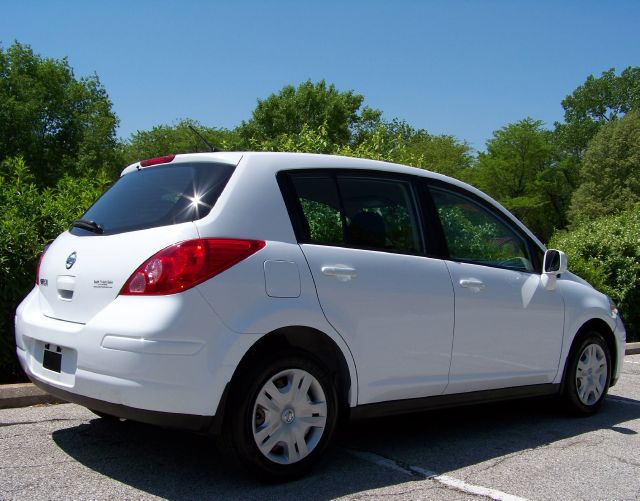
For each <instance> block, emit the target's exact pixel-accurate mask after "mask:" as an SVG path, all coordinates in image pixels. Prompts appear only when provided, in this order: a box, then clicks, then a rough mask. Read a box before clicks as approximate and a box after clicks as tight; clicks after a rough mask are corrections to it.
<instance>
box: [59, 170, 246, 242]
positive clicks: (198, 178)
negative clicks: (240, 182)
mask: <svg viewBox="0 0 640 501" xmlns="http://www.w3.org/2000/svg"><path fill="white" fill-rule="evenodd" d="M233 170H234V166H232V165H227V164H219V163H188V164H186V163H180V164H174V165H161V166H157V167H150V168H147V169H140V170H138V171H136V172H131V173H129V174H126V175H124V176H122V177H121V178H120V179H118V180H117V181H116V182H115V183H114V185H113V186H111V188H109V189H108V190H107V191H106V192H105V193H104V194H103V195H102V196H101V197H100V198H99V199H98V201H97V202H96V203H95V204H93V206H91V207H90V208H89V210H88V211H87V212H86V213H85V214H84V215H83V216H82V219H86V220H90V221H95V222H96V223H97V224H98V225H99V226H100V227H101V228H102V230H103V232H102V234H103V235H112V234H115V233H123V232H127V231H135V230H142V229H148V228H155V227H158V226H168V225H172V224H179V223H185V222H189V221H195V220H196V219H201V218H203V217H205V216H206V215H207V214H209V212H210V211H211V209H212V208H213V206H214V205H215V203H216V201H217V200H218V197H219V196H220V193H222V190H223V189H224V187H225V186H226V184H227V181H228V180H229V178H230V177H231V174H232V173H233ZM70 231H71V233H73V234H74V235H96V233H90V232H89V231H87V230H84V229H82V228H77V227H73V228H72V229H71V230H70Z"/></svg>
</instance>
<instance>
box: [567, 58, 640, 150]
mask: <svg viewBox="0 0 640 501" xmlns="http://www.w3.org/2000/svg"><path fill="white" fill-rule="evenodd" d="M562 107H563V108H564V120H565V123H564V124H561V123H556V134H557V135H558V140H559V142H560V144H562V145H563V146H564V148H565V150H566V152H567V153H569V154H570V155H572V156H573V157H575V158H576V159H577V160H580V159H581V158H582V156H583V154H584V152H585V151H586V149H587V145H588V144H589V141H590V140H591V138H593V137H594V136H595V135H596V133H597V132H598V130H600V128H601V127H602V126H603V125H604V124H606V123H608V122H611V121H612V120H615V119H616V118H620V117H621V116H623V115H624V114H626V113H629V112H630V111H633V110H640V67H637V66H636V67H631V66H630V67H628V68H626V69H625V70H623V71H622V73H620V75H616V73H615V69H614V68H611V69H609V70H607V71H605V72H603V73H602V75H601V76H600V77H598V78H596V77H594V76H593V75H589V76H588V77H587V80H586V81H585V82H584V84H582V85H580V86H579V87H578V88H577V89H576V90H574V91H573V93H572V94H571V95H569V96H567V97H566V98H565V99H564V100H563V101H562Z"/></svg>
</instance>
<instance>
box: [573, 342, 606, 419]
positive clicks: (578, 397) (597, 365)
mask: <svg viewBox="0 0 640 501" xmlns="http://www.w3.org/2000/svg"><path fill="white" fill-rule="evenodd" d="M570 357H571V358H570V359H569V365H568V367H567V374H566V375H565V377H566V379H565V400H566V402H567V404H568V405H569V408H570V410H572V411H574V412H576V413H577V414H581V415H590V414H593V413H595V412H596V411H597V410H598V409H599V408H600V406H601V405H602V403H603V401H604V398H605V396H606V394H607V390H608V389H609V383H610V381H611V355H610V353H609V347H608V346H607V342H606V341H605V340H604V338H603V337H602V335H601V334H600V333H599V332H595V331H594V332H590V333H589V334H587V335H586V336H585V337H584V338H583V339H582V340H580V341H579V343H578V344H577V345H576V349H575V350H572V351H571V354H570Z"/></svg>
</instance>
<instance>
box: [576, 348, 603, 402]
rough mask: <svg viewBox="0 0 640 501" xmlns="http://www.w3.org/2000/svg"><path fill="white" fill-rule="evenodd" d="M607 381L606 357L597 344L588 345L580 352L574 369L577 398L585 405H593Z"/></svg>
mask: <svg viewBox="0 0 640 501" xmlns="http://www.w3.org/2000/svg"><path fill="white" fill-rule="evenodd" d="M606 383H607V357H606V356H605V354H604V350H603V349H602V347H601V346H600V345H598V344H595V343H594V344H590V345H588V346H587V347H586V348H585V349H584V350H583V351H582V353H581V354H580V358H579V359H578V367H577V369H576V389H577V390H578V398H579V399H580V401H581V402H582V403H583V404H585V405H593V404H595V403H596V402H597V401H598V399H599V398H600V397H601V395H602V393H603V392H604V389H605V384H606Z"/></svg>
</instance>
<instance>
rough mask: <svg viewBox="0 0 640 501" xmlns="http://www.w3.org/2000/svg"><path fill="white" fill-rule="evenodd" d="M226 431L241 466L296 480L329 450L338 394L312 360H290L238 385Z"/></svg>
mask: <svg viewBox="0 0 640 501" xmlns="http://www.w3.org/2000/svg"><path fill="white" fill-rule="evenodd" d="M236 390H237V391H238V394H237V395H234V396H233V397H232V398H233V401H234V402H235V404H234V405H233V406H232V409H231V412H232V414H231V415H230V416H228V417H229V426H228V432H227V433H229V435H230V436H229V437H228V438H230V439H231V442H232V443H231V446H232V447H233V448H234V449H235V452H236V454H237V456H238V457H239V459H240V460H241V462H242V463H244V465H246V466H247V467H248V468H249V469H250V470H251V471H252V472H253V473H256V474H258V476H260V477H261V478H263V479H265V480H269V481H285V480H291V479H294V478H297V477H299V476H300V475H302V474H303V473H305V472H306V471H307V470H309V468H311V467H312V466H313V465H314V464H315V462H316V461H317V460H318V459H319V458H320V456H321V455H322V453H323V451H324V450H325V448H326V447H327V445H328V443H329V441H330V439H331V436H332V435H333V431H334V429H335V426H336V422H337V417H338V416H337V414H338V402H337V396H336V390H335V388H334V386H333V385H332V384H331V380H330V377H329V375H328V374H327V373H326V372H325V370H324V369H323V368H322V367H321V366H319V365H317V364H316V363H315V362H314V361H312V360H310V359H307V358H305V357H302V356H288V357H283V358H281V359H278V360H273V361H272V362H270V363H267V364H264V365H263V366H262V368H256V369H255V370H254V371H251V373H250V374H247V375H246V377H244V378H243V380H242V381H241V382H240V384H238V385H237V386H236Z"/></svg>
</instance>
